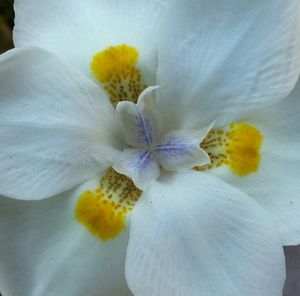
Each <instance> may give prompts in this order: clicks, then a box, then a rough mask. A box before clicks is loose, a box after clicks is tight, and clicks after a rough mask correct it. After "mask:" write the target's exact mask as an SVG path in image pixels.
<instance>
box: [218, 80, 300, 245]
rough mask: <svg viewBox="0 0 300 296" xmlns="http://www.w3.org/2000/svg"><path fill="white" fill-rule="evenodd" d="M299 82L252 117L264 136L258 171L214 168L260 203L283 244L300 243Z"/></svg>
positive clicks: (252, 121)
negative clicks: (235, 172) (241, 173)
mask: <svg viewBox="0 0 300 296" xmlns="http://www.w3.org/2000/svg"><path fill="white" fill-rule="evenodd" d="M299 114H300V82H298V84H297V86H296V88H295V90H294V92H293V93H292V94H291V96H289V97H288V98H287V99H286V100H285V101H283V102H281V103H280V104H277V105H276V106H274V107H273V108H269V109H268V110H267V111H266V112H264V113H262V114H260V115H257V116H256V117H254V118H252V119H251V123H253V125H254V126H256V127H258V128H259V130H260V132H261V133H262V135H263V137H264V139H263V144H262V151H261V162H260V166H259V167H258V171H257V172H256V173H254V174H251V175H249V176H246V177H242V178H240V177H237V176H235V175H232V174H231V173H229V172H228V171H227V170H216V171H215V172H216V173H217V174H218V176H219V177H221V178H223V179H224V180H226V181H227V182H229V183H231V184H233V185H234V186H236V187H238V188H240V189H241V190H243V191H244V192H246V193H248V194H249V195H250V196H251V197H253V198H254V199H255V200H256V201H257V202H258V203H259V204H260V205H261V206H263V207H264V208H265V209H266V210H267V211H268V212H269V213H270V214H272V216H273V219H274V220H275V222H276V224H277V228H278V230H279V232H280V234H281V237H282V240H283V242H284V244H285V245H291V244H300V216H299V213H300V182H299V176H300V154H299V151H300V120H299Z"/></svg>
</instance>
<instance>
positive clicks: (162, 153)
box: [154, 131, 210, 171]
mask: <svg viewBox="0 0 300 296" xmlns="http://www.w3.org/2000/svg"><path fill="white" fill-rule="evenodd" d="M206 134H207V133H206ZM198 135H199V133H198V132H193V131H173V132H170V133H168V134H167V135H166V136H164V137H163V138H162V140H161V141H160V142H159V145H157V146H156V147H155V150H154V153H155V158H156V159H157V161H158V163H159V164H160V165H161V166H162V167H163V168H164V169H165V170H170V171H174V170H175V171H176V170H181V169H189V168H193V167H195V166H197V165H200V166H201V165H205V164H208V163H210V159H209V156H208V155H207V153H206V152H205V151H204V150H203V149H201V148H200V142H201V140H199V138H200V137H198ZM201 136H202V138H203V135H201ZM204 137H205V136H204Z"/></svg>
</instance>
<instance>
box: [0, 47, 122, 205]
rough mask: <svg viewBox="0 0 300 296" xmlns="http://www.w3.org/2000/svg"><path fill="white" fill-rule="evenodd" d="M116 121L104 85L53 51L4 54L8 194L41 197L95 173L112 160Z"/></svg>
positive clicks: (1, 104) (0, 165) (1, 178)
mask: <svg viewBox="0 0 300 296" xmlns="http://www.w3.org/2000/svg"><path fill="white" fill-rule="evenodd" d="M115 122H116V120H115V115H114V111H113V109H112V107H111V106H110V103H109V102H108V100H107V98H106V96H105V94H104V93H103V92H102V91H101V89H100V88H99V87H98V86H97V85H96V84H94V83H93V82H91V81H89V80H88V79H86V78H84V77H82V76H81V73H79V72H78V71H77V70H76V71H75V70H73V68H70V67H68V66H66V65H65V64H63V63H62V62H61V61H60V60H58V59H57V58H56V57H54V56H52V55H51V54H49V53H47V52H46V51H43V50H39V49H36V48H23V49H15V50H12V51H10V52H7V53H5V54H3V55H1V57H0V123H1V124H0V138H1V142H0V150H1V155H0V194H2V195H6V196H9V197H13V198H19V199H40V198H45V197H49V196H52V195H54V194H57V193H60V192H63V191H65V190H67V189H70V188H72V187H73V186H75V185H78V184H80V183H81V182H83V181H85V180H87V179H89V178H91V177H93V176H94V175H95V174H96V173H97V172H99V171H101V170H102V169H104V168H105V167H107V166H109V165H110V164H111V162H112V159H111V158H113V157H114V149H113V148H112V146H111V144H113V145H115V144H116V145H117V144H118V143H117V142H116V143H115V142H114V141H115V139H117V135H118V134H117V127H116V126H115ZM116 147H117V146H116Z"/></svg>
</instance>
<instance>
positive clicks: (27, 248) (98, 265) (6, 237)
mask: <svg viewBox="0 0 300 296" xmlns="http://www.w3.org/2000/svg"><path fill="white" fill-rule="evenodd" d="M97 180H98V179H97ZM97 180H94V182H92V183H93V184H91V182H90V183H89V184H85V185H83V186H81V187H80V188H77V189H76V190H73V191H72V192H67V193H64V194H62V195H60V196H56V197H53V198H51V199H47V200H43V201H35V202H30V201H15V200H11V199H7V198H4V197H1V198H0V261H1V264H0V291H1V293H2V295H5V296H20V295H22V296H53V295H64V296H81V295H88V296H99V295H126V296H127V295H131V293H130V292H129V290H128V287H127V284H126V280H125V274H124V262H125V250H126V245H127V241H128V233H127V232H124V233H123V234H122V235H121V236H119V237H118V238H116V239H114V240H112V241H108V242H106V243H102V242H101V241H100V240H99V239H97V238H96V237H94V236H92V235H91V234H90V233H89V232H88V231H87V230H86V228H84V227H83V226H82V225H81V224H79V223H78V222H77V221H76V220H75V219H74V208H75V205H76V200H77V198H78V196H79V194H80V193H81V192H82V190H83V188H85V190H86V188H89V189H90V188H91V187H90V186H91V185H93V186H95V187H96V186H97Z"/></svg>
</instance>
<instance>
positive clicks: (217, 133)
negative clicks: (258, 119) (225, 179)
mask: <svg viewBox="0 0 300 296" xmlns="http://www.w3.org/2000/svg"><path fill="white" fill-rule="evenodd" d="M262 141H263V136H262V134H261V133H260V131H259V130H258V129H256V128H255V127H254V126H252V125H250V124H248V123H245V122H240V123H232V124H231V125H230V126H229V127H227V128H226V129H217V130H211V131H210V132H209V134H208V135H207V137H206V138H205V139H204V141H203V142H202V143H201V144H200V146H201V147H202V148H203V149H204V150H205V151H206V152H207V153H208V155H209V156H210V159H211V164H210V165H206V166H202V167H196V168H195V169H196V170H198V171H203V170H207V169H211V168H215V167H220V166H222V165H228V166H229V167H230V169H231V170H232V171H233V172H234V173H236V174H237V175H239V176H245V175H248V174H250V173H254V172H256V171H257V169H258V167H259V162H260V147H261V144H262Z"/></svg>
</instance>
